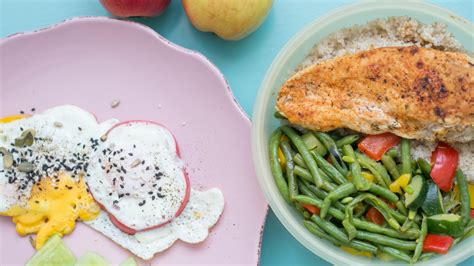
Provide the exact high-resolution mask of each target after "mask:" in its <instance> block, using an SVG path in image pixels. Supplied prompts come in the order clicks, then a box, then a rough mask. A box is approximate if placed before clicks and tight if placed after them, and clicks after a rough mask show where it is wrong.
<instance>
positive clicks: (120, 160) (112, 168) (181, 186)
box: [87, 121, 189, 232]
mask: <svg viewBox="0 0 474 266" xmlns="http://www.w3.org/2000/svg"><path fill="white" fill-rule="evenodd" d="M103 139H104V141H103V142H101V144H100V145H99V151H101V152H97V153H95V154H94V155H93V156H92V160H91V167H90V169H89V170H90V171H89V173H90V175H89V177H88V178H87V183H88V184H89V186H90V187H91V192H92V195H93V196H94V198H95V199H96V200H97V201H98V202H99V203H100V204H101V205H102V206H103V207H104V208H105V209H106V210H107V211H108V212H109V213H110V214H111V215H113V217H114V218H115V219H116V220H118V221H119V222H120V224H122V225H123V226H125V227H126V228H129V229H131V230H130V232H134V231H141V230H145V229H149V228H152V227H156V226H159V225H162V224H165V223H167V222H169V221H171V220H172V219H174V218H175V217H176V216H179V215H180V214H181V212H182V210H183V209H184V206H185V205H186V203H187V200H188V198H189V183H188V180H187V177H186V174H185V172H184V169H183V162H182V161H181V159H180V158H179V157H178V154H177V146H176V142H175V140H174V137H173V135H172V134H171V132H169V131H168V130H167V129H166V128H164V127H163V126H161V125H159V124H156V123H153V122H149V121H130V122H125V123H120V124H118V125H116V126H114V127H113V128H112V129H110V130H109V131H108V132H107V134H106V135H105V136H104V138H103Z"/></svg>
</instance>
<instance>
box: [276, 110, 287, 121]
mask: <svg viewBox="0 0 474 266" xmlns="http://www.w3.org/2000/svg"><path fill="white" fill-rule="evenodd" d="M273 116H275V118H279V119H286V117H285V116H284V115H282V114H281V113H280V112H278V111H275V113H273Z"/></svg>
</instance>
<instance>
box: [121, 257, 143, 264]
mask: <svg viewBox="0 0 474 266" xmlns="http://www.w3.org/2000/svg"><path fill="white" fill-rule="evenodd" d="M137 265H138V264H137V262H136V261H135V259H134V258H133V257H128V259H126V260H124V261H122V263H120V265H119V266H137Z"/></svg>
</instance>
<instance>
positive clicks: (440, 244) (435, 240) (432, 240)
mask: <svg viewBox="0 0 474 266" xmlns="http://www.w3.org/2000/svg"><path fill="white" fill-rule="evenodd" d="M452 244H453V238H452V237H450V236H441V235H433V234H428V235H426V238H425V241H424V242H423V252H436V253H439V254H446V253H448V250H449V248H450V247H451V245H452Z"/></svg>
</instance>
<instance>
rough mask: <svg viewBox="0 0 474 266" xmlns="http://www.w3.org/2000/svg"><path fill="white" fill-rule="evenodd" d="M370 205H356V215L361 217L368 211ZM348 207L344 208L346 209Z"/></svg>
mask: <svg viewBox="0 0 474 266" xmlns="http://www.w3.org/2000/svg"><path fill="white" fill-rule="evenodd" d="M351 202H352V201H351ZM369 207H370V205H369V204H364V203H359V204H357V205H356V206H355V207H354V215H353V216H354V217H361V216H362V215H364V214H365V213H366V212H367V209H368V208H369ZM345 210H346V209H345V208H344V211H345Z"/></svg>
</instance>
